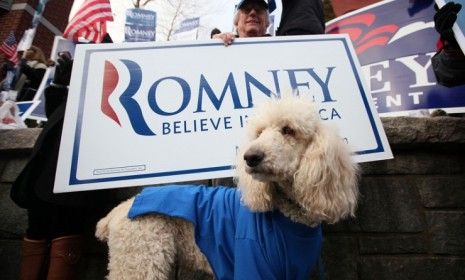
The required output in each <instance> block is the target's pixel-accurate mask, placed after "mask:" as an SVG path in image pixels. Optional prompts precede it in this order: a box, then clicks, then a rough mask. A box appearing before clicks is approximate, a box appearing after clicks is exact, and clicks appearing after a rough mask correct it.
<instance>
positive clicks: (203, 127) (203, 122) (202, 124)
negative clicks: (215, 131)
mask: <svg viewBox="0 0 465 280" xmlns="http://www.w3.org/2000/svg"><path fill="white" fill-rule="evenodd" d="M207 125H208V122H207V119H200V131H208V127H207Z"/></svg>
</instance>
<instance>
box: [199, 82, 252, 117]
mask: <svg viewBox="0 0 465 280" xmlns="http://www.w3.org/2000/svg"><path fill="white" fill-rule="evenodd" d="M228 88H229V91H230V92H231V97H232V100H233V104H234V109H242V108H248V107H244V106H242V104H241V101H240V99H239V94H238V92H237V87H236V83H235V81H234V76H233V74H232V73H229V75H228V80H227V81H226V84H225V85H224V88H223V91H222V92H221V96H220V98H219V99H218V98H217V97H216V95H215V93H214V92H213V89H212V88H211V86H210V84H209V83H208V81H207V79H205V76H204V75H203V74H202V75H201V76H200V85H199V100H198V103H197V110H196V111H194V113H199V112H205V110H204V109H202V108H203V106H202V104H203V92H206V93H207V96H208V98H209V99H210V101H211V102H212V104H213V106H214V107H215V108H216V110H219V109H220V107H221V104H222V103H223V99H224V96H225V95H226V91H227V90H228Z"/></svg>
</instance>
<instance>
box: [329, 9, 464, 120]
mask: <svg viewBox="0 0 465 280" xmlns="http://www.w3.org/2000/svg"><path fill="white" fill-rule="evenodd" d="M434 14H435V9H434V0H410V1H406V0H387V1H381V2H379V3H376V4H374V5H370V6H367V7H365V8H362V9H359V10H356V11H353V12H351V13H348V14H346V15H344V16H341V17H338V18H336V19H334V20H333V21H330V22H328V23H327V25H326V32H327V33H329V34H338V33H346V34H349V36H350V38H351V40H352V42H353V44H354V48H355V50H356V53H357V56H358V58H359V60H360V64H361V65H362V69H363V72H364V74H365V79H366V80H367V83H368V86H369V88H370V91H371V94H372V96H373V100H374V102H375V105H376V107H377V110H378V112H379V113H380V114H381V116H383V115H408V114H414V113H415V112H416V111H418V110H422V109H438V108H441V109H445V110H446V111H447V112H451V113H452V112H465V108H464V107H465V98H464V92H465V86H458V87H452V88H447V87H444V86H441V85H438V84H437V81H436V78H435V75H434V72H433V68H432V65H431V57H432V56H433V55H434V54H435V53H436V43H437V40H438V38H439V35H438V33H437V32H436V30H435V28H434V20H433V16H434Z"/></svg>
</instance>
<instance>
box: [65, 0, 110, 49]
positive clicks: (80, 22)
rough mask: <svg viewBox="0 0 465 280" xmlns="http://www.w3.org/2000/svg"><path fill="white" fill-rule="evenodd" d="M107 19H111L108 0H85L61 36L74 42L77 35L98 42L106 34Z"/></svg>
mask: <svg viewBox="0 0 465 280" xmlns="http://www.w3.org/2000/svg"><path fill="white" fill-rule="evenodd" d="M107 21H113V15H112V12H111V5H110V1H109V0H85V1H84V3H83V4H82V7H81V8H80V9H79V11H78V12H77V13H76V15H74V17H73V18H72V19H71V21H70V22H69V23H68V26H67V27H66V30H65V32H64V34H63V37H65V38H67V39H70V40H73V41H75V42H77V41H78V38H79V37H83V38H85V39H87V40H90V41H93V42H95V43H100V42H102V40H103V38H104V37H105V35H106V34H107V28H106V22H107Z"/></svg>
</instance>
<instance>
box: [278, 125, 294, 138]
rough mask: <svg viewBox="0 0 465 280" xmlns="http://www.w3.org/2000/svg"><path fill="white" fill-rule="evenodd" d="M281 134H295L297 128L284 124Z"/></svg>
mask: <svg viewBox="0 0 465 280" xmlns="http://www.w3.org/2000/svg"><path fill="white" fill-rule="evenodd" d="M281 134H282V135H289V136H294V135H295V130H294V129H292V128H290V127H289V126H287V125H286V126H283V127H282V128H281Z"/></svg>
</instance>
